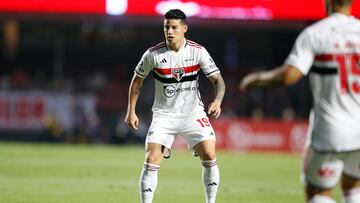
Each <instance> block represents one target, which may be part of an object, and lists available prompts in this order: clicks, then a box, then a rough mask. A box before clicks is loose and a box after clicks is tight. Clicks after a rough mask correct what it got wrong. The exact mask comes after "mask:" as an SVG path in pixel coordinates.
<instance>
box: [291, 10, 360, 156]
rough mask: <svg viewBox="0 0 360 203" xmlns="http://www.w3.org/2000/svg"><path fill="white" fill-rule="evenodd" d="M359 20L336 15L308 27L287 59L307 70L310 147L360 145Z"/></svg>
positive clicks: (329, 148)
mask: <svg viewBox="0 0 360 203" xmlns="http://www.w3.org/2000/svg"><path fill="white" fill-rule="evenodd" d="M359 62H360V21H359V20H358V19H356V18H354V17H351V16H346V15H343V14H339V13H335V14H332V15H331V16H329V17H327V18H325V19H323V20H321V21H319V22H317V23H315V24H313V25H312V26H309V27H308V28H306V29H305V30H304V31H303V32H302V33H301V34H300V35H299V37H298V38H297V40H296V42H295V45H294V48H293V50H292V51H291V53H290V55H289V56H288V58H287V60H286V61H285V63H286V64H290V65H293V66H295V67H297V68H298V69H299V70H300V71H301V72H302V73H304V74H308V73H309V79H310V87H311V90H312V93H313V98H314V107H313V110H312V112H311V115H310V131H309V132H310V134H311V147H312V148H313V149H314V150H317V151H336V152H341V151H351V150H359V149H360V66H359Z"/></svg>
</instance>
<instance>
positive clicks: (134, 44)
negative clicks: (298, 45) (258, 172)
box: [0, 17, 311, 143]
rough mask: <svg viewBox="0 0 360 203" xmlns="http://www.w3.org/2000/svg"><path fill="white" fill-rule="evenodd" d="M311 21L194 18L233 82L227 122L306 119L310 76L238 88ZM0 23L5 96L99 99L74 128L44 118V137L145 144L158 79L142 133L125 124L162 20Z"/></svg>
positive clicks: (145, 106) (143, 109) (148, 94)
mask: <svg viewBox="0 0 360 203" xmlns="http://www.w3.org/2000/svg"><path fill="white" fill-rule="evenodd" d="M49 19H50V20H49ZM308 23H309V22H294V21H291V22H286V21H281V22H280V21H279V22H259V21H254V22H249V21H246V22H239V21H236V22H235V21H231V20H225V21H212V22H211V23H210V22H209V21H207V20H196V19H190V21H189V24H190V30H189V32H188V36H187V38H189V39H192V40H194V41H196V42H198V43H200V44H202V45H204V46H205V47H206V49H207V50H208V51H209V53H210V54H211V55H212V57H213V59H214V60H215V62H216V64H217V65H218V67H219V68H220V69H221V71H222V75H223V78H224V79H225V82H226V85H227V92H226V96H225V99H224V102H223V106H222V108H223V114H222V118H226V117H250V118H252V119H263V118H278V119H284V120H292V119H306V118H307V116H308V113H309V110H310V107H311V98H310V97H311V93H310V92H309V89H308V83H307V81H306V79H304V80H303V81H301V82H300V83H298V84H296V85H294V86H291V87H290V88H280V89H259V90H254V91H251V92H245V93H241V92H239V91H238V83H239V81H240V79H241V78H242V77H243V76H244V75H245V74H246V73H248V72H250V71H253V70H256V69H270V68H273V67H274V66H276V65H279V64H281V63H282V62H283V60H285V58H286V56H287V53H288V52H289V50H290V49H291V46H292V44H293V42H294V40H295V38H296V36H297V35H298V33H299V32H300V30H301V29H302V28H303V27H304V26H305V25H307V24H308ZM0 26H1V27H2V32H1V33H0V39H1V42H0V43H1V45H2V49H1V54H0V67H1V68H0V92H1V93H4V92H5V93H6V92H11V91H16V92H26V93H30V94H31V93H32V92H39V91H40V92H47V93H49V92H50V93H55V94H66V95H72V96H74V97H76V96H77V95H83V94H86V95H91V96H94V98H95V101H96V105H95V107H94V111H93V112H92V113H90V114H86V113H84V110H83V109H82V107H81V105H76V104H75V105H74V108H73V113H74V114H73V117H74V119H73V122H74V123H73V126H72V127H71V129H70V130H68V131H67V130H63V129H62V126H61V124H59V123H58V122H57V120H56V119H57V118H56V117H52V116H51V115H46V116H45V117H46V118H44V119H43V120H44V125H45V126H47V129H48V130H47V131H46V133H45V137H42V138H41V139H45V140H46V139H50V140H55V141H66V142H91V143H93V142H94V143H129V142H133V143H139V142H141V141H142V140H143V139H144V136H145V135H146V129H147V126H148V124H149V123H150V119H151V105H152V101H153V80H152V76H150V77H149V78H148V79H147V80H146V81H145V84H144V85H143V88H142V93H141V98H140V100H139V105H138V109H137V110H138V113H139V116H140V119H141V124H142V126H141V128H140V130H138V131H137V132H133V131H131V130H129V128H127V126H126V125H125V124H123V122H122V121H123V118H124V113H125V112H126V107H127V92H128V86H129V82H130V80H131V78H132V75H133V70H134V67H135V66H136V64H137V63H138V61H139V59H140V57H141V56H142V54H143V53H144V52H145V50H146V49H147V48H149V47H150V46H152V45H154V44H156V43H158V42H160V41H162V40H163V28H162V19H161V18H155V17H154V18H153V19H150V20H147V21H146V22H143V19H137V18H136V17H128V18H120V19H112V20H107V21H103V20H101V19H93V20H83V19H76V20H73V19H67V18H66V19H61V18H60V19H58V18H54V19H51V18H47V20H44V19H42V18H36V17H34V18H33V19H30V20H27V19H23V18H18V19H12V20H2V21H1V22H0ZM204 77H205V76H204V75H201V76H200V80H202V81H201V83H200V84H201V85H200V91H201V93H202V96H203V100H204V103H205V104H208V103H209V101H210V100H211V98H212V97H213V92H212V91H209V89H211V88H209V87H211V84H210V82H209V81H208V80H205V79H204ZM5 134H8V132H5V130H3V129H0V135H5ZM134 134H135V136H133V135H134ZM0 137H3V136H0Z"/></svg>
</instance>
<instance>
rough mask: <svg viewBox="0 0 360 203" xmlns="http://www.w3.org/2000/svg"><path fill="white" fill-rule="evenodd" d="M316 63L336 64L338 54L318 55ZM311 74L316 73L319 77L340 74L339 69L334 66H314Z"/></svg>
mask: <svg viewBox="0 0 360 203" xmlns="http://www.w3.org/2000/svg"><path fill="white" fill-rule="evenodd" d="M314 62H315V63H316V62H318V63H331V62H336V54H320V55H316V56H315V59H314ZM311 72H312V73H316V74H319V75H334V74H337V73H338V69H337V66H333V65H327V66H325V65H322V66H321V65H316V64H314V65H313V66H312V67H311Z"/></svg>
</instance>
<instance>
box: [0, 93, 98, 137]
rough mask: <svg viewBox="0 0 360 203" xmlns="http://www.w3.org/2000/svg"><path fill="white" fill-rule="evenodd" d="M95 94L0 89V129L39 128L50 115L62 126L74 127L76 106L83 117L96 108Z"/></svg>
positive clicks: (66, 127) (40, 128) (41, 127)
mask: <svg viewBox="0 0 360 203" xmlns="http://www.w3.org/2000/svg"><path fill="white" fill-rule="evenodd" d="M95 107H96V98H95V97H94V96H91V95H77V96H74V95H70V94H66V93H52V92H36V91H30V92H15V91H11V92H6V91H1V92H0V131H2V130H7V131H18V130H30V131H31V130H42V129H44V127H45V126H44V125H45V123H44V122H45V120H44V119H47V118H49V117H52V118H53V119H54V120H56V122H58V124H59V125H60V126H61V127H62V128H63V129H64V130H69V129H72V128H73V127H74V123H76V122H74V120H75V119H76V116H77V115H78V114H79V113H78V112H79V110H81V113H82V114H84V115H85V116H86V117H89V116H90V114H91V113H93V112H94V111H95Z"/></svg>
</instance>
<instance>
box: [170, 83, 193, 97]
mask: <svg viewBox="0 0 360 203" xmlns="http://www.w3.org/2000/svg"><path fill="white" fill-rule="evenodd" d="M195 90H197V87H183V88H177V89H176V88H175V87H174V86H172V85H165V86H164V94H165V96H166V97H167V98H171V97H173V96H174V95H175V94H176V93H181V92H187V91H195Z"/></svg>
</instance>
